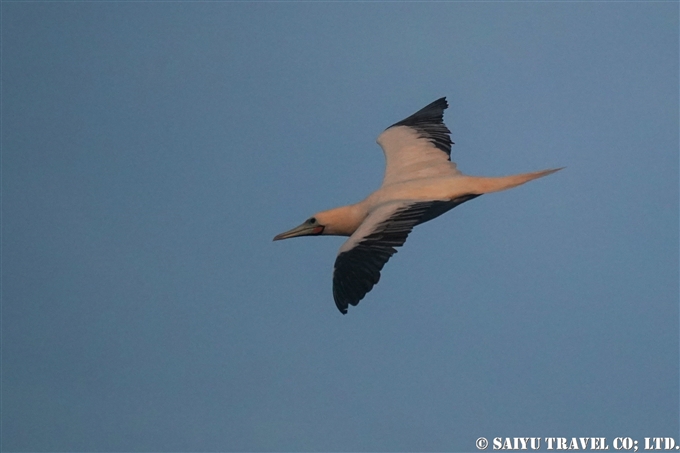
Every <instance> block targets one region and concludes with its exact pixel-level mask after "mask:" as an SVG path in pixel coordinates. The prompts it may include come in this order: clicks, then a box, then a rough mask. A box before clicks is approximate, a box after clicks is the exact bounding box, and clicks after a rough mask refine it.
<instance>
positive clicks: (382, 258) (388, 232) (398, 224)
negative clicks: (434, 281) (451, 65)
mask: <svg viewBox="0 0 680 453" xmlns="http://www.w3.org/2000/svg"><path fill="white" fill-rule="evenodd" d="M448 106H449V104H448V102H447V101H446V97H442V98H439V99H437V100H436V101H434V102H432V103H430V104H428V105H427V106H425V107H423V108H422V109H420V110H418V111H417V112H416V113H414V114H413V115H411V116H409V117H407V118H405V119H403V120H401V121H399V122H397V123H394V124H393V125H391V126H390V127H388V128H387V129H385V131H384V132H382V134H380V135H379V136H378V139H377V143H378V145H380V147H381V148H382V150H383V152H384V154H385V161H386V162H385V174H384V177H383V180H382V185H381V186H380V187H379V188H378V190H376V191H375V192H373V193H371V194H370V195H369V196H368V197H366V198H365V199H364V200H362V201H360V202H358V203H355V204H351V205H348V206H341V207H338V208H334V209H330V210H327V211H321V212H318V213H316V214H314V215H313V216H312V217H309V218H308V219H307V220H305V221H304V222H303V223H302V224H301V225H299V226H297V227H295V228H293V229H291V230H288V231H286V232H284V233H281V234H278V235H276V236H275V237H274V241H279V240H282V239H289V238H294V237H300V236H327V235H335V236H349V239H347V241H346V242H345V243H344V244H343V245H342V246H341V247H340V250H339V252H338V255H337V257H336V259H335V266H334V269H333V299H334V301H335V305H336V306H337V308H338V310H340V312H341V313H342V314H343V315H344V314H347V309H348V307H349V306H350V305H352V306H356V305H357V304H358V303H359V301H361V300H362V299H363V298H364V296H366V294H367V293H368V292H369V291H371V289H373V287H374V286H375V285H376V284H377V283H378V281H379V280H380V272H381V271H382V269H383V266H384V265H385V263H387V261H388V260H389V259H390V258H391V257H392V255H394V254H395V253H397V249H396V247H401V246H402V245H404V242H405V241H406V238H407V237H408V235H409V234H410V233H411V231H412V230H413V228H414V227H416V226H418V225H420V224H421V223H425V222H427V221H430V220H432V219H434V218H436V217H439V216H440V215H442V214H444V213H445V212H447V211H449V210H451V209H453V208H455V207H456V206H459V205H461V204H463V203H465V202H467V201H470V200H472V199H474V198H477V197H479V196H480V195H483V194H487V193H491V192H499V191H501V190H507V189H511V188H513V187H517V186H519V185H521V184H524V183H526V182H528V181H532V180H534V179H538V178H541V177H543V176H547V175H549V174H552V173H555V172H556V171H559V170H562V168H564V167H561V168H552V169H548V170H541V171H535V172H532V173H523V174H515V175H511V176H503V177H480V176H468V175H465V174H463V173H462V172H461V171H460V170H459V169H458V167H457V165H456V163H455V162H452V161H451V145H453V142H452V141H451V131H450V130H449V129H448V127H446V124H444V110H446V109H447V108H448Z"/></svg>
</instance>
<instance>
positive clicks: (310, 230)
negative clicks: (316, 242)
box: [274, 223, 323, 241]
mask: <svg viewBox="0 0 680 453" xmlns="http://www.w3.org/2000/svg"><path fill="white" fill-rule="evenodd" d="M317 228H322V229H323V227H320V226H318V225H316V226H312V225H308V224H307V223H303V224H302V225H300V226H297V227H295V228H293V229H292V230H288V231H286V232H285V233H281V234H277V235H276V236H274V240H275V241H280V240H281V239H288V238H294V237H298V236H309V235H312V234H318V233H317Z"/></svg>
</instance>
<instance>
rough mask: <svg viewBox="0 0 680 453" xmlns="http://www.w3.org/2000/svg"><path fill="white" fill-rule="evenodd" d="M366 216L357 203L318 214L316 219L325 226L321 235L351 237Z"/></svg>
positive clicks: (366, 213) (365, 212)
mask: <svg viewBox="0 0 680 453" xmlns="http://www.w3.org/2000/svg"><path fill="white" fill-rule="evenodd" d="M367 216H368V212H367V211H366V210H365V209H363V208H362V206H361V204H359V203H358V204H351V205H348V206H340V207H339V208H334V209H330V210H328V211H323V212H320V213H319V214H318V215H317V218H318V219H319V221H320V222H321V223H322V224H323V225H325V228H324V231H323V234H326V235H334V236H351V235H352V233H354V232H355V231H356V230H357V228H359V225H361V222H363V221H364V219H365V218H366V217H367Z"/></svg>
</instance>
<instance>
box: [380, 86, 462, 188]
mask: <svg viewBox="0 0 680 453" xmlns="http://www.w3.org/2000/svg"><path fill="white" fill-rule="evenodd" d="M448 106H449V104H448V103H447V102H446V98H441V99H437V100H436V101H434V102H433V103H431V104H429V105H428V106H426V107H424V108H422V109H421V110H418V111H417V112H416V113H414V114H413V115H411V116H409V117H408V118H406V119H404V120H401V121H399V122H398V123H395V124H393V125H392V126H390V127H388V128H387V129H385V131H384V132H383V133H382V134H380V136H379V137H378V144H379V145H380V146H381V147H382V149H383V152H384V153H385V161H386V167H385V178H384V179H383V185H388V184H393V183H396V182H401V181H407V180H410V179H417V178H432V177H439V176H455V175H459V174H460V171H458V169H457V168H456V164H455V163H453V162H451V145H452V144H453V142H452V141H451V137H450V134H451V131H449V129H448V128H447V127H446V125H445V124H444V120H443V119H444V110H446V109H447V108H448Z"/></svg>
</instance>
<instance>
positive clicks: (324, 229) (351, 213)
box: [274, 205, 366, 241]
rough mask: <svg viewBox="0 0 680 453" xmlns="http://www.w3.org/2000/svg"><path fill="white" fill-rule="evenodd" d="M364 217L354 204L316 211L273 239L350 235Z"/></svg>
mask: <svg viewBox="0 0 680 453" xmlns="http://www.w3.org/2000/svg"><path fill="white" fill-rule="evenodd" d="M365 217H366V214H364V213H363V211H362V210H361V209H357V207H356V205H349V206H342V207H339V208H335V209H330V210H328V211H321V212H317V213H316V214H314V215H313V216H312V217H310V218H308V219H307V220H305V221H304V222H303V223H302V225H300V226H296V227H295V228H293V229H292V230H288V231H286V232H285V233H281V234H277V235H276V236H275V237H274V240H275V241H279V240H281V239H288V238H294V237H298V236H320V235H334V236H350V235H351V234H352V233H354V231H356V229H357V227H358V226H359V224H360V223H361V222H362V221H363V219H364V218H365Z"/></svg>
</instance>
